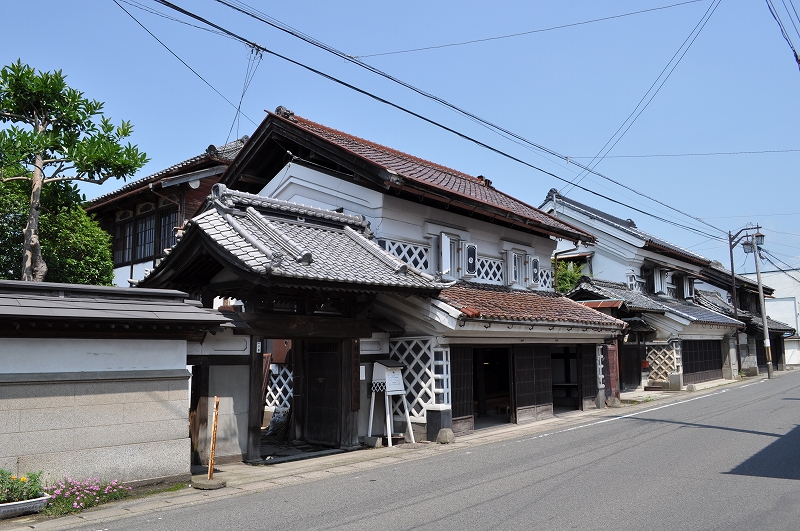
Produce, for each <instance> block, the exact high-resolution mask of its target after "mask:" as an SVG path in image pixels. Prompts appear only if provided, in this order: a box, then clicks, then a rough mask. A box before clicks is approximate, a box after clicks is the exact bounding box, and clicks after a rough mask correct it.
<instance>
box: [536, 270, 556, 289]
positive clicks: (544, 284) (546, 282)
mask: <svg viewBox="0 0 800 531" xmlns="http://www.w3.org/2000/svg"><path fill="white" fill-rule="evenodd" d="M539 288H540V289H553V270H552V269H540V270H539Z"/></svg>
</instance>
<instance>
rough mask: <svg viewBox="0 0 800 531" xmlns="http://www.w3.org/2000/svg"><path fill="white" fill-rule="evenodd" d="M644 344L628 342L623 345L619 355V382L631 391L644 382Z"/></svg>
mask: <svg viewBox="0 0 800 531" xmlns="http://www.w3.org/2000/svg"><path fill="white" fill-rule="evenodd" d="M643 353H644V345H641V344H628V343H624V344H623V345H622V350H621V351H620V356H619V383H620V385H622V386H624V387H625V390H628V391H630V390H631V389H636V388H637V387H639V385H641V383H642V360H643V359H644V358H643V356H642V354H643Z"/></svg>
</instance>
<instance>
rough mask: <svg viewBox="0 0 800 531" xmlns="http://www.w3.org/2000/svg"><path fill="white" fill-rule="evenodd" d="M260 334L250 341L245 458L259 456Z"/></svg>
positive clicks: (261, 405) (261, 401)
mask: <svg viewBox="0 0 800 531" xmlns="http://www.w3.org/2000/svg"><path fill="white" fill-rule="evenodd" d="M262 339H263V338H262V337H261V336H252V339H251V341H250V388H249V397H250V399H249V404H248V413H247V419H248V422H247V459H248V460H253V459H260V458H261V421H262V420H263V419H264V399H263V395H262V391H261V390H262V389H263V388H264V381H263V378H264V355H263V353H262V351H261V348H259V347H260V346H261V345H263V342H262Z"/></svg>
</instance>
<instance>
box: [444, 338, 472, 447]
mask: <svg viewBox="0 0 800 531" xmlns="http://www.w3.org/2000/svg"><path fill="white" fill-rule="evenodd" d="M450 371H451V372H450V379H451V382H452V386H453V387H452V405H453V432H455V433H467V432H470V431H472V430H474V429H475V419H474V417H473V416H472V408H473V405H472V403H473V397H472V389H473V381H472V346H470V345H452V346H451V347H450Z"/></svg>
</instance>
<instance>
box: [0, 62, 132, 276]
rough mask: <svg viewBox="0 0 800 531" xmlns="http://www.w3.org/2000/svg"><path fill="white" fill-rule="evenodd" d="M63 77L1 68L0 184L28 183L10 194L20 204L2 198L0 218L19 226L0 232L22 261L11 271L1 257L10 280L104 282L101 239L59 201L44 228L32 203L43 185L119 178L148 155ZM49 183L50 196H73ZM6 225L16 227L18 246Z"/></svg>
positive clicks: (1, 270) (0, 270) (124, 127)
mask: <svg viewBox="0 0 800 531" xmlns="http://www.w3.org/2000/svg"><path fill="white" fill-rule="evenodd" d="M65 79H66V78H65V76H64V75H63V74H62V73H61V71H60V70H57V71H55V72H42V71H39V72H37V71H36V70H35V69H34V68H33V67H30V66H28V65H24V64H22V61H21V60H17V62H16V63H13V64H11V65H9V66H6V67H3V68H2V70H0V124H6V125H5V126H4V127H3V128H2V129H0V183H12V182H27V183H30V186H29V187H28V195H27V197H24V198H23V197H20V196H17V197H18V201H19V206H17V207H15V206H14V205H13V204H9V202H8V201H3V205H2V206H3V209H2V212H1V213H0V218H2V220H1V221H9V222H16V221H18V219H19V217H20V215H22V216H23V217H24V221H25V223H24V224H23V225H22V226H19V224H18V223H12V224H10V225H8V226H6V227H5V228H4V229H3V230H2V233H1V234H0V239H2V241H1V242H0V243H3V244H7V245H10V246H11V247H13V248H15V249H16V250H17V251H18V252H17V253H16V254H17V256H19V257H20V258H21V259H20V263H21V266H20V267H19V268H16V266H14V265H13V264H12V263H10V262H9V259H10V258H11V256H9V255H7V254H4V255H3V257H2V261H0V266H2V267H0V274H2V276H3V277H5V278H15V276H11V277H9V275H10V273H11V272H17V271H18V272H19V275H16V278H22V279H23V280H36V281H41V280H53V281H66V280H67V279H70V281H73V282H92V283H104V284H108V283H110V282H111V276H110V275H111V273H110V271H111V270H110V268H109V267H107V266H106V262H107V260H106V256H105V255H104V254H103V252H101V250H100V247H101V246H102V245H105V246H106V247H108V238H107V237H105V236H103V235H101V234H100V232H99V229H96V227H95V225H93V224H92V223H91V222H90V220H89V219H88V218H86V217H85V216H84V217H81V215H80V214H78V213H77V211H76V210H74V209H72V208H66V209H65V208H62V207H64V205H65V203H60V202H57V205H56V206H55V207H52V205H51V208H50V210H49V212H50V215H51V216H52V218H53V219H51V220H50V222H49V225H47V223H45V221H44V220H40V219H39V218H40V213H44V212H45V211H46V210H44V209H40V208H39V205H40V204H41V203H42V202H43V201H44V200H43V198H42V197H41V194H43V193H45V188H47V187H48V185H49V184H59V183H66V182H69V181H83V182H90V183H96V184H100V183H103V182H105V181H106V180H108V179H110V178H118V179H125V178H127V177H129V176H131V175H133V174H134V173H135V172H136V171H137V170H138V169H139V168H141V167H142V166H144V164H145V163H146V162H147V155H146V154H145V153H142V152H140V151H139V148H138V147H136V146H133V145H131V144H130V143H128V144H126V145H123V140H125V139H126V138H128V137H129V136H130V135H131V133H132V132H133V127H132V126H131V124H130V122H126V121H122V122H121V123H120V125H118V126H114V125H113V124H112V123H111V120H109V119H108V118H106V117H105V116H103V114H102V110H103V104H102V103H100V102H98V101H97V100H89V99H87V98H84V97H83V93H82V92H79V91H77V90H75V89H73V88H71V87H68V86H67V84H66V81H65ZM54 188H55V190H54V193H55V197H59V196H61V195H63V194H67V195H69V194H71V193H72V192H70V190H72V189H70V188H62V187H58V186H56V187H54ZM73 191H74V192H75V193H77V190H73ZM67 203H69V201H67ZM22 205H24V206H25V208H23V209H21V206H22ZM21 212H22V214H21ZM24 212H27V215H24ZM40 221H41V226H40ZM45 226H49V229H50V233H46V231H45ZM11 227H14V228H17V227H19V230H20V231H21V232H22V234H23V237H22V240H21V243H19V242H18V240H17V239H16V237H15V235H14V234H13V233H11V232H10V231H11ZM45 239H47V240H48V241H49V245H48V246H45V245H44V241H45ZM37 242H38V243H41V244H42V245H41V247H40V246H39V245H38V244H37ZM45 249H47V250H45ZM3 250H4V251H5V248H4V249H3ZM109 252H110V251H109V250H108V249H106V251H105V253H106V254H108V253H109ZM23 258H24V264H22V261H23ZM109 261H110V257H109ZM48 262H50V264H51V267H50V268H48V267H47V263H48ZM81 262H85V263H81Z"/></svg>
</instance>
